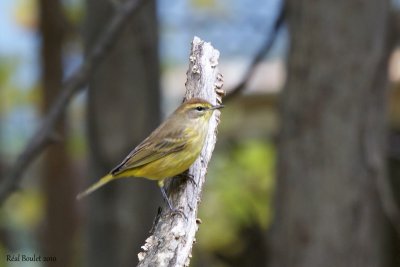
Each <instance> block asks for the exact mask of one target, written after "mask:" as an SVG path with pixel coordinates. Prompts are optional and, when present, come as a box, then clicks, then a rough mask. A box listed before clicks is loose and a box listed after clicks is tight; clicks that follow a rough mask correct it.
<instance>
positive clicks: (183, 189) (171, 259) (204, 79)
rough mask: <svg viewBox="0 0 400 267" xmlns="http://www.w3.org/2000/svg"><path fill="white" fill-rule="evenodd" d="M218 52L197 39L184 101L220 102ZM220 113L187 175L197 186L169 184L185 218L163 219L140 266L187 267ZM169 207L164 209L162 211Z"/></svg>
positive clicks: (141, 253)
mask: <svg viewBox="0 0 400 267" xmlns="http://www.w3.org/2000/svg"><path fill="white" fill-rule="evenodd" d="M218 58H219V52H218V50H216V49H214V48H213V47H212V46H211V44H210V43H206V42H204V41H202V40H200V39H199V38H197V37H195V38H194V39H193V42H192V50H191V54H190V57H189V69H188V71H187V81H186V96H185V99H190V98H193V97H200V98H203V99H206V100H208V101H210V102H211V103H213V104H216V103H220V102H221V98H220V97H221V94H222V93H223V91H222V90H221V87H222V84H223V81H222V76H221V75H220V74H219V73H218V68H217V65H218ZM219 115H220V113H219V111H217V112H214V115H213V117H212V118H211V121H210V126H209V129H208V135H207V140H206V143H205V145H204V147H203V150H202V152H201V154H200V157H199V158H198V159H197V160H196V161H195V163H194V164H193V165H192V167H191V168H190V169H189V172H188V175H190V176H191V177H193V180H194V183H193V182H190V181H187V182H185V181H182V179H181V178H174V180H173V181H172V182H171V183H170V184H169V190H168V191H169V193H170V196H169V197H170V199H171V201H172V203H173V205H174V207H176V208H178V209H179V210H180V211H182V212H183V213H184V214H185V216H180V215H160V216H158V218H157V220H156V223H155V225H154V227H153V233H152V235H151V236H150V237H149V238H147V239H146V244H145V245H144V246H142V248H143V250H144V251H143V252H140V253H139V255H138V257H139V264H138V266H188V265H189V262H190V258H191V251H192V246H193V244H194V243H195V241H196V239H195V234H196V231H197V229H198V224H199V223H200V220H199V219H197V217H196V216H197V211H198V205H199V203H200V194H201V191H202V188H203V184H204V181H205V175H206V173H207V165H208V163H209V161H210V159H211V155H212V152H213V150H214V146H215V142H216V131H217V125H218V123H219ZM166 209H167V206H166V205H164V208H163V210H166Z"/></svg>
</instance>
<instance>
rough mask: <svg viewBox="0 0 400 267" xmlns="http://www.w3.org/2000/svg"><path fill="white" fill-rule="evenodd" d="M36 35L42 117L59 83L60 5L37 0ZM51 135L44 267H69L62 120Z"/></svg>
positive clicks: (71, 216)
mask: <svg viewBox="0 0 400 267" xmlns="http://www.w3.org/2000/svg"><path fill="white" fill-rule="evenodd" d="M39 3H40V4H39V6H40V32H41V36H42V47H41V57H42V86H43V87H42V88H43V114H46V113H47V112H48V111H49V108H50V105H51V104H52V103H53V102H54V100H55V98H56V97H57V95H58V93H59V91H60V88H61V80H62V72H63V70H62V42H63V27H62V23H61V18H62V16H63V14H62V7H61V3H60V1H56V0H41V1H40V2H39ZM54 135H55V136H57V137H59V138H60V139H62V141H61V142H57V143H55V144H53V145H52V146H50V147H49V148H48V150H47V151H46V153H45V158H44V169H43V172H44V173H43V181H42V183H43V190H44V195H45V199H46V219H45V225H44V231H43V235H44V236H43V243H42V248H43V255H44V256H55V257H57V261H55V262H47V263H46V265H47V266H72V262H71V260H72V256H73V255H72V246H73V237H74V232H75V229H76V207H75V197H74V194H75V192H76V190H75V185H74V181H73V179H72V178H71V175H70V174H71V173H70V169H71V164H70V158H69V156H68V151H67V145H66V142H65V139H64V137H65V135H66V131H65V119H62V120H60V122H59V123H58V125H57V128H56V131H55V132H54Z"/></svg>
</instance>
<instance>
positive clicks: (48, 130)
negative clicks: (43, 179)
mask: <svg viewBox="0 0 400 267" xmlns="http://www.w3.org/2000/svg"><path fill="white" fill-rule="evenodd" d="M144 3H146V1H145V0H129V1H126V2H124V4H122V5H121V7H120V8H119V10H118V11H117V12H116V14H115V15H114V17H113V18H112V19H111V21H110V24H108V25H107V27H106V28H105V30H104V32H103V34H102V35H101V36H100V37H99V40H98V41H97V42H96V43H95V45H94V47H93V49H92V50H91V51H90V52H89V53H88V56H87V58H86V60H85V62H84V63H83V64H82V65H81V66H80V67H79V68H78V69H77V70H76V71H75V72H74V74H73V75H72V76H71V77H70V78H68V79H67V80H66V81H65V82H64V83H63V86H62V89H61V93H60V95H59V96H58V98H57V100H56V101H55V102H54V103H53V105H52V107H51V109H50V111H49V113H48V114H47V116H46V117H45V118H44V121H43V123H42V125H41V126H40V128H39V129H38V130H37V131H36V133H35V134H34V135H33V136H32V138H31V139H30V140H29V142H28V144H27V146H26V147H25V149H24V150H23V152H22V153H21V154H20V156H19V157H18V158H17V160H16V162H15V163H14V165H12V166H11V168H10V169H9V170H8V171H7V172H6V175H5V177H4V179H2V180H1V182H0V203H3V202H4V200H5V199H7V197H8V196H9V195H10V194H11V193H13V192H14V191H15V190H16V189H17V188H18V185H19V182H20V180H21V179H22V174H23V173H24V171H25V170H26V169H27V168H28V166H29V165H30V164H31V163H32V161H33V160H34V159H35V158H37V157H38V156H39V155H40V153H41V152H43V150H44V149H45V148H46V147H47V145H49V144H50V143H51V142H52V136H54V126H55V124H56V122H57V121H58V120H59V118H60V117H61V116H62V115H63V114H64V112H65V110H66V108H67V106H68V104H69V103H70V102H71V99H72V97H73V96H74V95H76V94H77V93H78V92H79V91H81V90H82V89H83V88H84V86H85V85H86V83H87V81H88V79H89V77H90V76H91V74H92V73H93V71H94V70H95V69H96V68H97V67H98V66H99V64H100V63H101V62H102V61H103V60H104V58H105V57H106V56H107V54H108V52H109V51H110V49H111V48H112V46H113V45H114V44H115V42H116V41H117V39H118V37H119V34H120V33H121V31H122V30H123V28H124V25H126V22H127V21H128V20H129V19H130V18H131V17H132V16H134V14H135V13H136V12H137V11H138V10H139V9H140V7H141V6H142V5H143V4H144Z"/></svg>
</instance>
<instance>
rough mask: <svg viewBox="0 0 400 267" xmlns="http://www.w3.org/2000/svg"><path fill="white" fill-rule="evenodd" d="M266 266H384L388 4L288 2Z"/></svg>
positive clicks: (324, 0)
mask: <svg viewBox="0 0 400 267" xmlns="http://www.w3.org/2000/svg"><path fill="white" fill-rule="evenodd" d="M287 7H288V20H289V21H288V22H289V28H290V32H291V50H290V54H289V62H288V80H287V85H286V88H285V89H284V92H283V95H282V102H281V112H282V113H281V115H282V118H281V119H282V120H281V121H282V129H281V135H280V141H279V147H278V151H279V161H278V162H279V163H278V183H277V193H276V194H277V197H276V218H275V223H274V226H273V229H272V243H271V251H270V252H271V254H270V259H271V266H279V267H286V266H296V267H302V266H303V267H313V266H363V267H368V266H388V265H389V260H388V256H389V255H388V254H389V253H390V247H388V246H389V245H388V244H389V242H388V235H387V233H388V225H387V221H386V219H385V216H384V214H383V210H382V205H381V201H380V199H379V194H378V192H377V187H376V181H377V179H386V177H385V152H384V145H385V139H386V132H385V128H386V122H385V115H386V114H385V108H386V83H387V59H388V54H389V48H388V22H389V1H373V0H367V1H356V0H349V1H330V0H322V1H311V0H305V1H297V0H289V1H288V2H287Z"/></svg>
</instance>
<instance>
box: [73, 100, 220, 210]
mask: <svg viewBox="0 0 400 267" xmlns="http://www.w3.org/2000/svg"><path fill="white" fill-rule="evenodd" d="M223 107H224V106H223V105H213V104H211V103H210V102H208V101H207V100H204V99H201V98H191V99H189V100H187V101H185V102H184V103H182V104H181V105H180V106H179V107H178V108H177V109H176V110H175V111H174V112H173V113H172V114H171V115H170V116H169V117H168V118H167V119H166V120H165V121H164V122H163V123H162V124H161V125H160V126H159V127H158V128H156V129H155V130H154V131H153V132H152V133H151V134H150V135H149V136H148V137H147V138H146V139H144V140H143V141H142V142H141V143H140V144H139V145H138V146H137V147H135V148H134V149H133V150H132V151H131V152H130V153H129V154H128V156H126V157H125V159H124V160H123V161H122V162H121V163H120V164H118V165H117V166H116V167H115V168H113V169H112V170H111V171H110V172H109V173H108V174H107V175H105V176H104V177H102V178H100V179H99V180H98V181H97V182H96V183H94V184H93V185H91V186H90V187H89V188H88V189H86V190H85V191H83V192H81V193H79V194H78V195H77V199H82V198H83V197H85V196H87V195H89V194H91V193H93V192H94V191H96V190H97V189H99V188H100V187H102V186H104V185H105V184H107V183H109V182H111V181H113V180H116V179H119V178H124V177H143V178H147V179H150V180H155V181H157V182H158V186H159V187H160V189H161V193H162V196H163V198H164V200H165V201H166V202H167V204H168V206H169V208H170V209H171V210H174V208H173V207H172V204H171V202H170V200H169V198H168V197H167V194H166V192H165V189H164V180H165V179H166V178H169V177H174V176H176V175H178V174H181V173H183V172H185V171H186V170H188V169H189V167H190V166H191V165H192V164H193V162H194V161H195V160H196V159H197V158H198V156H199V155H200V152H201V150H202V148H203V146H204V143H205V140H206V136H207V132H208V127H209V122H210V118H211V116H212V114H213V112H214V111H215V110H218V109H221V108H223Z"/></svg>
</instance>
